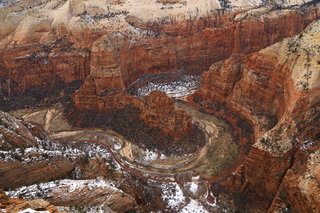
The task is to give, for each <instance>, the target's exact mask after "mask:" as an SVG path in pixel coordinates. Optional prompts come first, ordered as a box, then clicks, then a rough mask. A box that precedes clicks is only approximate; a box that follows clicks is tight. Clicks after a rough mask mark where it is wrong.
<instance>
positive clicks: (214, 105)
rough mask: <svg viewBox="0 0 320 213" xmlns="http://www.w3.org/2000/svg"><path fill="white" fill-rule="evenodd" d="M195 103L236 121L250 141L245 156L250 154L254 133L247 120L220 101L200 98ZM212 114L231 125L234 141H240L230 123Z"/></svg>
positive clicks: (194, 99)
mask: <svg viewBox="0 0 320 213" xmlns="http://www.w3.org/2000/svg"><path fill="white" fill-rule="evenodd" d="M193 101H194V102H195V103H197V104H199V105H200V106H202V107H204V108H206V109H210V110H213V111H214V112H222V114H225V115H226V116H228V117H229V118H231V119H234V120H236V124H235V125H236V126H237V127H239V128H240V129H241V134H242V135H241V136H242V137H243V138H246V139H247V141H248V142H247V143H246V144H244V150H245V154H248V153H249V151H250V149H251V146H252V141H253V133H254V131H253V126H252V124H251V123H250V122H249V121H248V120H247V119H245V118H243V117H242V116H240V115H238V114H236V113H234V112H232V111H231V110H230V109H229V108H228V107H227V106H226V105H225V104H222V103H219V102H218V101H214V100H208V99H202V98H200V97H194V98H193ZM203 113H205V111H203ZM210 114H212V115H214V116H216V117H217V118H219V119H221V120H224V122H225V123H227V124H228V125H229V128H230V132H233V134H232V137H233V139H234V140H235V141H239V139H240V138H239V135H236V133H235V131H234V127H233V125H232V124H231V123H230V121H228V120H227V119H225V118H223V117H221V116H219V114H218V113H210ZM272 118H273V117H272ZM273 121H274V119H273Z"/></svg>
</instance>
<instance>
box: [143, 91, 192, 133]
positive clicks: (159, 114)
mask: <svg viewBox="0 0 320 213" xmlns="http://www.w3.org/2000/svg"><path fill="white" fill-rule="evenodd" d="M138 107H139V108H140V110H141V118H142V119H143V120H144V121H145V123H146V124H147V125H148V126H150V127H157V128H160V129H161V130H162V131H163V132H164V133H165V134H166V135H169V136H173V137H178V138H179V137H181V136H185V135H189V134H191V133H192V132H193V124H192V119H191V116H190V115H189V114H188V113H187V112H185V111H184V110H180V109H176V108H175V107H174V103H173V99H172V98H170V97H168V96H167V95H166V93H164V92H160V91H157V90H154V91H152V92H151V93H150V95H149V96H144V97H143V98H142V99H141V102H140V103H138Z"/></svg>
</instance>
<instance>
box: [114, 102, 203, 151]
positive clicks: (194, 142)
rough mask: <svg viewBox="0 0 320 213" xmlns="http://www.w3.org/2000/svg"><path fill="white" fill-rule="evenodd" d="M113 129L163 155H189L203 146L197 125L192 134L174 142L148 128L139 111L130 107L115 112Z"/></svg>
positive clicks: (139, 144)
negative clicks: (162, 152)
mask: <svg viewBox="0 0 320 213" xmlns="http://www.w3.org/2000/svg"><path fill="white" fill-rule="evenodd" d="M113 129H114V130H115V131H116V132H118V133H119V134H121V135H123V136H124V137H126V138H127V139H128V140H130V141H132V142H133V143H135V144H137V145H138V146H140V147H145V148H147V149H150V150H154V149H158V150H161V151H164V152H165V154H176V155H179V154H185V153H191V152H195V151H196V150H197V149H198V147H201V146H204V144H205V135H204V132H202V130H200V128H199V127H198V126H197V125H195V127H194V132H193V133H191V134H190V135H187V136H184V137H182V138H181V139H179V140H175V139H174V138H173V137H170V136H167V135H165V134H163V132H162V131H161V130H160V129H158V128H150V127H148V126H147V125H146V124H145V122H144V121H143V120H142V119H141V118H140V110H139V109H138V108H136V107H133V106H130V105H128V106H127V107H125V108H124V109H122V110H119V111H118V112H117V114H116V116H115V119H114V125H113ZM142 133H143V134H142Z"/></svg>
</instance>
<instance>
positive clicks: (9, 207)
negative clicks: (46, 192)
mask: <svg viewBox="0 0 320 213" xmlns="http://www.w3.org/2000/svg"><path fill="white" fill-rule="evenodd" d="M0 203H1V208H0V211H1V212H3V211H5V212H11V213H18V212H21V211H23V210H26V209H29V210H30V209H31V210H33V211H48V212H50V213H59V212H58V211H57V207H55V206H54V205H51V204H50V203H48V202H46V201H41V200H30V201H26V200H23V199H20V198H10V197H8V196H7V195H6V194H5V193H4V192H3V190H2V189H1V191H0Z"/></svg>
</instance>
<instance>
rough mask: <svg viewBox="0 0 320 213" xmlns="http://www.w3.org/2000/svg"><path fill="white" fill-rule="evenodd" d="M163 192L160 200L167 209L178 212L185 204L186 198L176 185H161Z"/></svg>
mask: <svg viewBox="0 0 320 213" xmlns="http://www.w3.org/2000/svg"><path fill="white" fill-rule="evenodd" d="M161 188H162V190H163V194H162V199H163V200H164V201H165V202H166V203H167V207H168V208H170V209H172V210H176V211H177V210H178V209H180V208H181V206H182V205H183V204H184V203H185V202H186V198H185V196H184V194H183V192H182V190H181V189H180V187H179V185H178V184H177V183H163V184H161Z"/></svg>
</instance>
